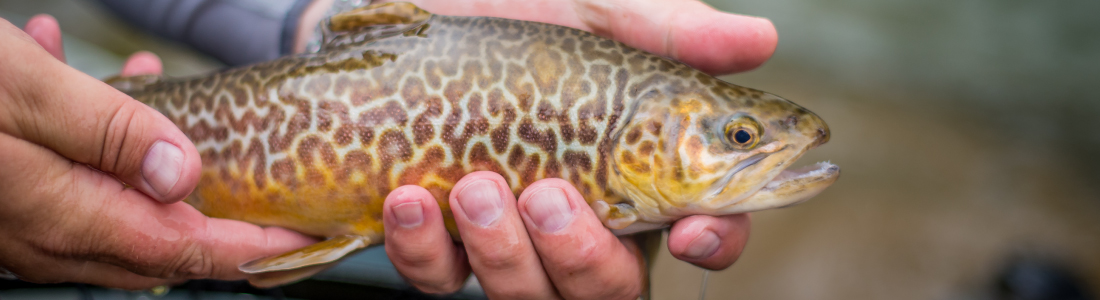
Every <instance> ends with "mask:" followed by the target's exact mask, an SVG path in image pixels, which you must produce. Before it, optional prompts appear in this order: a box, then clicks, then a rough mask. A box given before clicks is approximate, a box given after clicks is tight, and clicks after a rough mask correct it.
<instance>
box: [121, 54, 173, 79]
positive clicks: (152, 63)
mask: <svg viewBox="0 0 1100 300" xmlns="http://www.w3.org/2000/svg"><path fill="white" fill-rule="evenodd" d="M163 72H164V67H163V66H162V64H161V62H160V57H157V55H156V54H153V53H152V52H146V51H141V52H138V53H134V55H130V58H129V59H126V63H125V64H123V65H122V72H121V73H119V75H121V76H137V75H160V74H161V73H163Z"/></svg>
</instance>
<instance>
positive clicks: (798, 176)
mask: <svg viewBox="0 0 1100 300" xmlns="http://www.w3.org/2000/svg"><path fill="white" fill-rule="evenodd" d="M322 28H323V31H324V43H323V45H322V47H321V49H320V50H319V51H318V52H316V53H306V54H300V55H294V56H288V57H284V58H280V59H277V60H274V61H269V62H264V63H259V64H255V65H251V66H245V67H240V68H234V69H228V70H224V71H219V72H216V73H213V74H209V75H206V76H200V77H194V78H165V77H160V76H137V77H126V78H115V79H111V80H108V82H109V83H111V84H112V85H113V86H114V87H116V88H118V89H119V90H122V91H124V92H126V93H128V94H129V95H131V96H132V97H133V98H134V99H137V100H139V101H142V102H144V103H146V104H147V105H149V106H151V107H153V108H155V109H157V110H158V111H160V112H161V113H163V114H164V115H165V116H167V117H168V118H169V119H170V120H172V121H173V122H174V123H175V124H176V125H177V126H179V128H180V129H181V130H182V131H183V132H184V133H185V134H186V135H187V136H188V137H189V138H190V139H191V141H192V142H194V143H195V146H196V148H198V150H199V152H200V154H201V158H202V172H201V179H200V181H199V184H198V187H197V188H196V189H195V191H194V192H193V193H192V194H191V195H190V196H188V198H187V200H186V201H187V203H189V204H191V205H192V206H194V207H195V208H196V209H198V210H200V211H202V212H203V213H204V214H206V215H208V216H210V217H217V218H228V219H236V220H243V221H247V222H251V223H254V224H258V225H262V226H280V227H284V228H288V229H291V230H296V231H299V232H302V233H304V234H308V235H313V236H318V237H327V238H328V239H327V240H325V241H323V242H319V243H317V244H314V245H311V246H308V247H306V248H303V249H299V250H295V251H292V252H290V253H286V254H282V255H278V256H274V257H268V258H261V259H258V260H255V261H252V262H249V263H245V264H243V265H241V266H240V269H241V271H243V272H245V273H249V274H265V273H270V274H282V275H279V276H268V277H266V279H263V280H254V281H253V283H254V284H257V285H261V286H271V285H277V284H282V283H286V282H290V281H294V280H297V279H301V278H304V277H306V276H309V275H312V274H313V273H315V272H316V271H317V270H320V268H319V267H323V266H325V265H327V264H330V263H333V262H335V261H338V260H339V259H340V258H342V257H344V256H346V255H348V254H350V253H352V252H355V251H357V250H360V249H362V248H365V247H367V246H369V245H374V244H380V243H382V242H383V236H384V232H383V225H382V204H383V202H384V200H385V197H386V195H387V194H388V193H389V192H390V191H391V190H393V189H395V188H397V187H399V186H403V185H417V186H421V187H424V188H426V189H427V190H428V191H430V192H431V193H432V194H433V195H434V196H435V198H436V199H437V200H438V202H439V206H440V207H441V208H443V211H444V219H445V222H446V223H447V228H448V230H449V231H450V233H451V235H452V236H453V237H455V238H456V239H457V237H458V232H457V230H456V228H455V226H454V219H453V215H452V214H451V213H450V209H449V205H448V201H447V197H448V195H449V193H450V190H451V188H452V187H453V186H454V184H455V183H456V182H457V181H458V180H459V179H460V178H462V177H463V175H465V174H467V173H471V172H474V171H492V172H496V173H499V174H501V175H502V176H503V177H504V178H505V180H506V181H507V182H508V184H509V185H510V187H511V189H512V191H513V192H515V193H517V194H518V193H520V192H521V191H522V190H523V189H524V187H526V186H528V185H530V184H531V183H533V182H535V181H536V180H539V179H542V178H562V179H565V180H567V181H569V182H571V183H572V184H573V185H574V186H575V187H576V188H577V189H578V190H579V191H580V193H581V194H582V195H583V196H584V198H585V199H586V200H587V201H588V202H589V204H590V205H591V207H592V209H593V210H594V211H595V212H596V214H597V215H598V216H599V217H600V219H601V220H602V221H603V223H604V224H605V226H607V227H608V228H610V229H612V230H613V231H615V233H616V234H626V233H631V232H637V231H643V230H650V229H657V228H662V227H665V226H667V224H669V223H670V222H672V221H675V220H677V219H679V218H682V217H685V216H689V215H697V214H698V215H726V214H735V213H742V212H750V211H757V210H762V209H769V208H777V207H783V206H787V205H791V204H794V203H798V202H801V201H804V200H806V199H809V198H810V197H813V196H814V195H816V194H818V193H820V192H821V191H822V190H824V189H825V188H826V187H828V186H829V185H831V184H832V183H833V182H834V181H835V180H836V179H837V178H838V177H839V174H840V169H839V168H838V167H837V166H835V165H832V164H829V163H817V164H814V165H810V166H806V167H801V168H794V169H790V168H789V167H790V166H791V164H792V163H794V162H795V160H797V159H798V158H799V157H800V156H802V155H803V153H805V152H806V151H807V150H809V149H812V148H814V147H816V146H818V145H821V144H823V143H825V142H827V141H828V140H829V127H828V126H827V125H826V124H825V122H824V121H822V120H821V118H819V117H818V116H817V115H815V114H814V113H812V112H810V111H809V110H806V109H805V108H802V107H800V106H798V105H797V104H794V103H792V102H790V101H788V100H785V99H783V98H780V97H778V96H775V95H772V94H769V93H765V92H761V91H758V90H754V89H750V88H745V87H740V86H737V85H733V84H730V83H726V82H724V81H722V80H719V79H716V78H714V77H712V76H710V75H707V74H705V73H702V72H700V71H697V70H695V69H692V68H691V67H688V66H686V65H684V64H681V63H679V62H676V61H672V60H669V59H666V58H663V57H661V56H657V55H654V54H650V53H646V52H644V51H641V50H637V49H634V48H631V47H628V46H626V45H624V44H622V43H619V42H616V41H613V40H610V39H606V38H602V37H599V36H596V35H593V34H590V33H588V32H585V31H581V30H577V29H572V28H567V27H562V26H556V25H550V24H542V23H536V22H525V21H517V20H508V19H500V18H489V17H457V16H442V15H433V14H431V13H428V12H426V11H424V10H421V9H420V8H418V7H416V6H414V5H412V4H408V3H388V4H379V5H372V6H367V7H364V8H360V9H356V10H351V11H347V12H343V13H340V14H337V15H334V16H333V17H331V18H329V19H327V20H325V21H324V22H323V23H322ZM260 277H262V276H260ZM260 277H257V278H260Z"/></svg>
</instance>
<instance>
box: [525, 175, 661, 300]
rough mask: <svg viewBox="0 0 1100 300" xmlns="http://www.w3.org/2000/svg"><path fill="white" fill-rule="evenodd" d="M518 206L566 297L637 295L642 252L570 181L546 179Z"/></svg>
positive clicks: (526, 190)
mask: <svg viewBox="0 0 1100 300" xmlns="http://www.w3.org/2000/svg"><path fill="white" fill-rule="evenodd" d="M519 207H520V212H521V214H522V215H523V220H524V222H526V224H527V228H528V232H529V233H530V234H531V241H532V242H533V243H534V245H535V249H536V250H538V253H539V257H541V258H542V264H543V266H544V267H545V268H546V272H547V274H549V275H550V278H551V279H552V280H553V281H554V285H555V286H556V287H557V288H558V292H560V293H561V295H562V296H563V297H564V298H566V299H634V298H636V297H637V296H638V295H639V294H640V293H641V288H642V286H641V285H642V282H641V281H640V280H639V278H641V277H640V276H641V275H640V274H641V273H640V272H641V270H640V265H639V260H638V257H637V256H635V255H633V253H632V252H631V251H630V250H629V249H627V248H626V247H625V246H624V245H623V243H621V242H620V241H619V239H618V238H616V237H615V236H614V235H612V234H611V232H610V231H608V230H607V228H604V226H603V224H602V223H600V220H599V218H597V217H596V214H595V213H594V212H592V209H591V208H590V207H589V206H588V203H587V202H585V201H584V198H583V197H582V196H581V194H580V193H579V192H577V190H576V189H575V188H574V187H573V186H572V185H571V184H569V182H567V181H565V180H561V179H556V178H555V179H543V180H540V181H538V182H535V183H534V184H532V185H531V186H529V187H527V188H526V189H525V190H524V191H523V194H521V195H520V198H519Z"/></svg>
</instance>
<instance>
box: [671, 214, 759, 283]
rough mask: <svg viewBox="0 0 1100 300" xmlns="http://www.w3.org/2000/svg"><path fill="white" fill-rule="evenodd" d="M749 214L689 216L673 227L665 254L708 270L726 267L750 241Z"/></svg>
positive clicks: (735, 259)
mask: <svg viewBox="0 0 1100 300" xmlns="http://www.w3.org/2000/svg"><path fill="white" fill-rule="evenodd" d="M749 223H750V222H749V215H748V214H736V215H729V216H721V217H711V216H690V217H687V218H684V219H681V220H679V221H676V223H675V224H673V225H672V230H671V231H669V235H668V251H669V252H671V253H672V256H674V257H676V258H677V259H680V260H682V261H686V262H689V263H692V264H695V265H696V266H699V267H701V268H705V269H711V270H722V269H725V268H728V267H729V266H730V265H732V264H733V263H734V262H736V261H737V258H738V257H740V256H741V251H742V250H744V249H745V244H746V243H747V242H748V240H749Z"/></svg>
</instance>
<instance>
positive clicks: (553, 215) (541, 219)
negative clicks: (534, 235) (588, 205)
mask: <svg viewBox="0 0 1100 300" xmlns="http://www.w3.org/2000/svg"><path fill="white" fill-rule="evenodd" d="M526 207H527V215H528V216H530V217H531V221H532V222H534V223H535V227H537V228H538V229H539V230H540V231H542V232H545V233H554V232H557V231H559V230H561V229H562V228H565V226H566V225H569V222H570V221H572V220H573V208H572V207H571V206H570V205H569V200H568V199H566V198H565V193H564V192H562V190H561V189H557V188H547V189H543V190H541V191H538V192H535V194H534V195H531V199H528V200H527V204H526Z"/></svg>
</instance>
